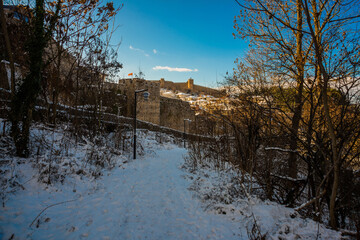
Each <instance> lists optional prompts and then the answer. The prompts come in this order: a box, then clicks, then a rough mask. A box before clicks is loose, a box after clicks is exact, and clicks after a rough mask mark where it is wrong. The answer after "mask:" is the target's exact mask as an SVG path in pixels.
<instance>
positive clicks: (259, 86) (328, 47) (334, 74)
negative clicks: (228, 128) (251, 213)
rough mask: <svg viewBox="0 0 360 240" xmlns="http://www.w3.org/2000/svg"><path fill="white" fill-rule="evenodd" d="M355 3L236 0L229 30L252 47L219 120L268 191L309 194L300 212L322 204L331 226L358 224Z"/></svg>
mask: <svg viewBox="0 0 360 240" xmlns="http://www.w3.org/2000/svg"><path fill="white" fill-rule="evenodd" d="M358 4H359V2H358V1H352V0H350V1H337V0H334V1H325V2H323V1H316V0H296V1H291V2H288V1H258V0H249V1H243V2H242V3H240V2H239V5H240V8H241V10H240V14H239V16H237V17H236V18H235V21H234V28H235V30H236V33H235V34H234V36H235V37H242V38H246V39H249V40H250V43H251V50H250V52H249V54H248V55H247V57H246V58H244V59H242V60H239V61H238V62H237V65H236V68H235V69H234V73H233V74H232V75H231V76H228V78H227V83H228V84H229V85H231V86H235V89H236V90H237V92H236V93H235V95H236V97H237V100H236V101H234V102H233V105H234V106H233V108H234V109H236V111H237V112H239V114H236V115H232V116H231V117H228V118H229V119H228V120H229V122H231V123H234V122H235V123H236V124H233V125H236V126H237V127H236V128H234V129H235V132H236V131H238V132H239V133H236V134H235V136H240V137H239V139H240V140H238V141H239V143H238V145H239V149H241V151H239V154H240V155H241V156H242V157H241V161H240V163H241V166H242V167H243V168H244V169H245V170H246V171H250V172H253V171H254V170H255V172H256V173H255V174H256V175H257V176H258V178H259V179H260V181H262V182H263V185H264V186H265V188H266V192H267V193H268V197H269V198H273V193H274V191H279V190H281V191H280V192H282V194H280V195H279V192H278V193H277V194H276V195H277V197H278V200H280V201H281V202H283V203H285V204H288V205H291V206H292V205H294V204H296V203H299V202H306V201H308V204H306V207H307V210H308V212H309V214H311V215H312V216H313V217H314V218H316V219H318V220H320V219H321V214H322V213H324V212H328V214H329V218H330V219H329V224H330V226H332V227H333V228H337V227H345V226H347V225H346V224H347V223H348V222H349V219H350V222H352V223H353V224H359V223H358V222H356V221H358V220H357V219H359V213H360V205H359V200H360V196H359V194H358V193H357V192H358V190H359V187H360V185H359V177H360V176H359V174H358V168H359V163H360V162H359V154H360V148H359V147H360V146H359V144H360V142H359V140H360V138H359V136H360V127H359V124H358V123H359V120H360V119H359V118H360V105H359V99H358V96H359V90H360V88H359V86H358V85H359V83H360V82H359V80H360V79H359V77H360V75H359V63H360V62H359V60H360V58H359V57H360V56H359V50H360V45H359V37H360V35H359V31H358V21H359V12H358V10H356V9H355V8H354V6H357V5H358ZM245 23H246V24H245ZM233 89H234V88H233ZM237 128H240V129H242V130H240V131H239V130H238V129H237ZM244 139H246V140H244ZM244 141H245V142H244ZM242 142H244V143H242ZM257 146H262V148H259V147H257ZM263 158H264V159H265V164H263V162H262V163H259V161H264V159H263ZM254 159H255V160H254ZM256 159H257V160H256ZM254 161H256V162H255V163H254ZM261 166H265V167H261ZM256 170H257V171H256ZM345 184H346V185H345ZM277 185H279V186H277ZM324 206H326V207H327V208H326V211H324ZM306 207H304V209H305V208H306ZM351 220H353V221H351ZM357 227H359V225H357Z"/></svg>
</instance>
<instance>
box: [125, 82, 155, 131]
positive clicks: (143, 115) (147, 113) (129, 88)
mask: <svg viewBox="0 0 360 240" xmlns="http://www.w3.org/2000/svg"><path fill="white" fill-rule="evenodd" d="M118 89H119V90H120V91H121V93H122V94H124V95H125V96H126V106H124V107H126V112H127V115H128V116H129V117H133V116H134V92H135V90H141V89H147V91H148V92H149V93H150V95H149V98H148V100H147V101H145V100H144V97H143V93H138V94H137V111H136V114H137V118H138V119H140V120H143V121H147V122H151V123H154V124H158V125H160V84H158V83H156V82H151V81H146V80H143V79H138V78H134V79H120V80H119V86H118Z"/></svg>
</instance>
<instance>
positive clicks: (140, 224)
mask: <svg viewBox="0 0 360 240" xmlns="http://www.w3.org/2000/svg"><path fill="white" fill-rule="evenodd" d="M0 125H1V124H0ZM64 135H66V132H65V131H63V130H61V129H59V130H51V129H47V128H46V127H42V128H35V129H33V130H32V139H38V140H37V142H40V140H39V139H42V141H43V143H52V145H53V148H54V149H55V150H56V151H58V152H59V151H60V153H58V155H57V156H58V157H59V161H61V163H62V165H61V167H60V169H59V171H60V173H61V171H63V172H65V173H66V178H65V179H64V181H63V183H61V182H54V183H53V184H51V185H47V184H44V183H41V182H39V181H38V175H39V173H38V172H39V171H38V169H37V168H35V167H34V163H35V162H36V159H35V156H34V158H33V159H32V160H30V159H18V158H13V157H10V155H7V154H5V153H4V154H0V161H1V162H2V161H5V160H6V161H9V162H10V163H9V165H8V166H10V165H11V166H10V167H11V168H12V171H10V172H7V173H8V174H10V173H16V176H17V178H18V179H17V181H18V182H19V185H21V186H23V187H24V189H22V188H21V187H18V188H13V190H14V189H16V191H13V193H10V192H9V189H3V190H2V191H3V193H4V191H5V192H6V194H7V195H6V201H5V207H0V238H1V239H9V238H11V237H12V235H13V239H248V233H249V230H251V228H252V226H253V224H254V220H256V222H257V223H258V224H259V226H260V229H261V233H262V234H267V235H266V236H267V238H268V239H279V237H281V239H300V238H301V239H315V238H316V237H318V239H339V238H340V233H339V232H336V231H332V230H329V229H326V228H325V227H324V226H323V225H321V224H318V223H315V222H314V221H312V220H309V219H303V218H301V217H300V216H299V215H298V214H297V213H296V212H295V211H294V210H293V209H291V208H285V207H284V206H281V205H278V204H276V203H272V202H268V201H262V200H260V199H258V198H256V197H255V196H252V197H251V199H248V198H247V197H245V195H244V194H241V192H234V191H235V190H236V189H237V186H238V182H237V181H234V179H237V178H238V175H237V172H236V171H235V170H233V169H232V168H231V166H228V165H226V168H227V169H226V170H224V171H214V170H211V168H209V167H207V166H203V167H202V168H200V169H198V170H196V171H194V170H191V168H190V166H189V164H188V162H187V161H186V160H184V159H186V158H187V154H188V152H187V150H186V149H184V148H181V147H179V146H177V145H175V144H172V143H170V141H169V139H168V141H163V142H162V143H158V142H157V141H156V134H154V133H152V132H147V131H142V132H140V133H139V134H138V136H139V145H141V146H142V147H143V148H144V150H143V151H142V154H140V155H141V156H140V157H139V159H137V160H132V159H131V154H129V155H126V154H121V155H112V163H114V166H113V167H111V168H105V169H103V170H101V176H100V177H93V176H92V175H91V174H76V173H75V172H76V171H78V170H79V168H80V167H82V169H84V171H85V172H90V169H89V168H90V166H89V165H86V166H85V165H84V164H83V163H81V161H84V160H85V159H86V158H87V157H88V156H89V154H88V153H89V151H91V149H94V148H95V149H96V150H98V151H99V152H101V153H102V152H104V151H105V150H104V149H105V147H103V148H104V149H100V148H99V149H97V148H96V145H94V144H92V143H91V142H88V141H83V143H82V144H79V145H76V144H75V143H74V142H73V141H72V140H71V138H70V137H69V136H67V137H66V136H64ZM170 140H171V139H170ZM65 143H66V144H67V145H66V146H64V144H65ZM44 145H47V144H44ZM32 147H33V149H37V148H41V147H43V149H42V150H41V151H43V152H44V154H43V155H42V156H43V160H46V159H45V157H48V158H49V157H51V156H50V155H49V154H50V153H49V152H46V151H45V150H44V149H45V147H44V146H41V145H36V142H34V141H33V143H32ZM62 148H67V150H66V151H67V154H63V153H62V152H61V151H63V150H62ZM109 148H110V147H107V149H109ZM53 152H54V151H53ZM45 153H46V154H45ZM1 162H0V163H1ZM19 162H22V163H21V164H19ZM45 162H46V161H45ZM64 163H67V164H64ZM5 165H6V164H1V165H0V169H1V170H2V171H3V170H4V169H5V168H6V166H5ZM70 165H71V166H70ZM47 207H48V208H47ZM42 211H43V212H42ZM30 225H31V226H30Z"/></svg>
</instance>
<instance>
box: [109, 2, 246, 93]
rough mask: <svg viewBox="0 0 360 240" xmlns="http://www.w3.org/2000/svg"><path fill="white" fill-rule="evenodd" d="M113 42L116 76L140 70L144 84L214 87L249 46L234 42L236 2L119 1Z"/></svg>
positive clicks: (237, 7) (241, 42)
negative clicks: (118, 66) (118, 69)
mask: <svg viewBox="0 0 360 240" xmlns="http://www.w3.org/2000/svg"><path fill="white" fill-rule="evenodd" d="M122 2H123V3H124V7H123V9H122V10H121V11H120V12H119V15H118V16H117V19H116V24H119V25H120V27H119V28H118V30H117V32H116V34H115V35H114V36H113V41H121V45H120V48H119V61H120V62H121V63H123V65H124V68H123V69H122V71H121V73H120V77H127V75H128V73H131V72H134V73H138V72H139V67H140V68H141V70H142V71H143V72H144V73H145V78H146V79H148V80H158V79H160V78H165V80H169V81H174V82H184V81H186V80H187V79H188V78H190V77H191V78H193V79H194V81H195V84H199V85H204V86H209V87H216V86H217V84H216V79H217V80H218V81H221V80H222V79H223V76H224V75H225V73H226V71H229V72H231V71H232V68H233V67H234V63H233V62H234V60H235V59H236V57H241V56H243V55H244V53H245V52H246V50H247V47H248V44H247V43H246V42H245V41H243V40H241V39H234V38H233V36H232V33H233V20H234V16H235V15H236V14H237V13H238V10H239V6H238V5H236V3H235V1H234V0H207V1H206V0H192V1H190V0H153V1H150V0H123V1H122Z"/></svg>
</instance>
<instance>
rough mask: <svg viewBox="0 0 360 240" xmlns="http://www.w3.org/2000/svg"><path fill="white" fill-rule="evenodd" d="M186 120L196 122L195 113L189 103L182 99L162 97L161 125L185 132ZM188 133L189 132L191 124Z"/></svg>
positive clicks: (187, 129)
mask: <svg viewBox="0 0 360 240" xmlns="http://www.w3.org/2000/svg"><path fill="white" fill-rule="evenodd" d="M184 119H189V120H191V121H195V112H194V110H192V109H191V107H190V104H189V103H188V102H184V101H182V100H180V99H173V98H167V97H160V125H161V126H166V127H169V128H173V129H176V130H179V131H183V130H184ZM185 124H186V132H189V123H185Z"/></svg>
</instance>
